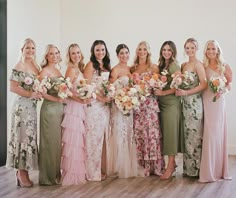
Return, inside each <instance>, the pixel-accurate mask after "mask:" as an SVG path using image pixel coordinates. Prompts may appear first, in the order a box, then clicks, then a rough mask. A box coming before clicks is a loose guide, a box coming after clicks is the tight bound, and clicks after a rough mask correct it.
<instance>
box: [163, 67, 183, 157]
mask: <svg viewBox="0 0 236 198" xmlns="http://www.w3.org/2000/svg"><path fill="white" fill-rule="evenodd" d="M178 70H180V67H179V66H178V65H177V64H176V63H172V64H170V66H169V68H168V74H167V81H168V83H167V85H166V87H165V88H164V89H163V90H168V89H170V84H171V81H172V77H171V75H172V74H173V73H175V72H176V71H178ZM159 108H160V123H161V132H162V140H163V155H176V154H177V153H178V152H183V121H182V112H181V109H182V108H181V102H180V98H179V97H177V96H175V94H170V95H166V96H159Z"/></svg>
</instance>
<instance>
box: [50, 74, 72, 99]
mask: <svg viewBox="0 0 236 198" xmlns="http://www.w3.org/2000/svg"><path fill="white" fill-rule="evenodd" d="M59 80H60V81H58V82H55V83H54V84H53V85H52V87H54V89H55V90H56V91H58V94H57V95H58V97H60V98H62V99H65V98H68V97H71V96H72V95H73V94H72V92H71V91H70V89H71V88H72V84H71V82H70V78H69V77H68V78H66V79H65V78H63V77H60V78H59Z"/></svg>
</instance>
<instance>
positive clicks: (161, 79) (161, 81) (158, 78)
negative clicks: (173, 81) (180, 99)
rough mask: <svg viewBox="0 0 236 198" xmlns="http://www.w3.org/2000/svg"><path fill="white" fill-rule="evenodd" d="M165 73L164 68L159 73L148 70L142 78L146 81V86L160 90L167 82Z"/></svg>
mask: <svg viewBox="0 0 236 198" xmlns="http://www.w3.org/2000/svg"><path fill="white" fill-rule="evenodd" d="M167 74H168V72H167V70H164V71H163V72H161V74H157V73H152V72H149V73H146V74H145V75H144V78H143V79H144V81H145V82H146V84H147V86H149V87H150V88H151V89H153V90H155V89H160V90H162V89H163V88H164V87H165V86H166V84H167V77H166V75H167Z"/></svg>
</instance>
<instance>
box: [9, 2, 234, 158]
mask: <svg viewBox="0 0 236 198" xmlns="http://www.w3.org/2000/svg"><path fill="white" fill-rule="evenodd" d="M234 7H235V6H234V0H228V1H227V3H226V2H224V1H220V0H208V1H205V0H198V1H195V0H192V1H189V0H165V1H164V0H147V1H143V0H129V1H127V0H119V1H117V0H51V1H47V0H40V1H39V0H38V1H37V0H36V1H31V0H20V1H16V0H8V67H9V70H8V73H9V72H10V69H11V67H12V66H13V65H14V64H15V62H16V60H17V56H18V51H19V45H18V44H19V42H20V41H21V40H22V39H24V38H26V37H32V38H33V39H34V40H35V41H36V43H37V44H38V47H37V49H38V54H39V55H38V57H39V59H38V60H39V61H41V59H42V58H41V57H42V56H41V54H42V53H43V49H44V47H45V45H46V44H48V43H54V44H56V45H58V46H59V48H60V49H61V52H62V55H63V57H65V51H66V48H67V47H68V45H69V44H70V43H71V42H77V43H78V44H79V45H80V47H81V49H82V51H83V53H84V55H85V61H86V62H87V61H88V60H89V55H90V47H91V45H92V42H93V41H94V40H95V39H103V40H105V41H106V43H107V46H108V50H109V52H110V54H111V59H112V65H115V64H116V63H117V58H116V55H115V48H116V46H117V45H118V44H119V43H126V44H127V45H128V46H129V47H130V50H131V60H130V63H132V61H133V57H134V51H135V48H136V46H137V44H138V43H139V42H140V41H142V40H146V41H148V42H149V44H150V46H151V50H152V54H153V55H152V58H153V61H154V62H157V59H158V54H159V49H160V47H161V44H162V43H163V42H164V41H165V40H173V41H174V42H175V43H176V45H177V48H178V60H179V62H180V63H182V62H183V61H185V57H184V51H183V44H184V42H185V40H186V39H187V38H188V37H195V38H196V39H197V40H198V41H199V48H200V49H199V52H198V57H199V58H200V59H202V50H203V47H204V44H205V42H206V41H207V40H209V39H216V40H218V41H219V43H220V44H221V47H222V49H223V52H224V57H225V59H226V60H227V62H228V63H229V64H230V65H231V67H232V69H233V72H234V73H235V72H236V69H235V65H236V59H235V58H234V56H235V50H234V46H235V44H236V43H235V39H234V36H235V35H236V26H235V25H233V24H235V19H236V13H235V11H234ZM29 10H30V12H29ZM30 13H34V14H30ZM63 70H65V66H64V67H63ZM234 92H235V86H233V88H232V91H231V93H229V94H228V95H227V116H228V133H229V142H228V145H229V148H230V150H229V151H230V153H231V154H236V133H234V131H235V128H236V124H235V122H234V119H233V117H234V115H235V113H236V108H235V105H234V101H236V96H235V94H233V93H234ZM8 109H9V107H8Z"/></svg>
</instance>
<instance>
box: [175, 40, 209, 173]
mask: <svg viewBox="0 0 236 198" xmlns="http://www.w3.org/2000/svg"><path fill="white" fill-rule="evenodd" d="M184 49H185V53H186V55H187V56H188V57H189V60H188V62H186V63H183V64H182V66H181V71H182V73H185V72H188V74H189V75H190V76H191V78H192V81H191V82H190V83H189V84H188V85H186V87H184V88H183V89H177V90H176V92H175V94H176V96H182V112H183V124H184V153H183V174H184V175H186V176H194V177H198V176H199V169H200V160H201V152H202V130H203V104H202V96H201V92H202V91H203V90H204V89H205V88H206V86H207V82H206V73H205V70H204V67H203V64H202V63H201V62H200V61H199V60H198V59H197V57H196V52H197V49H198V43H197V41H196V40H195V39H194V38H189V39H187V41H186V42H185V44H184Z"/></svg>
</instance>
